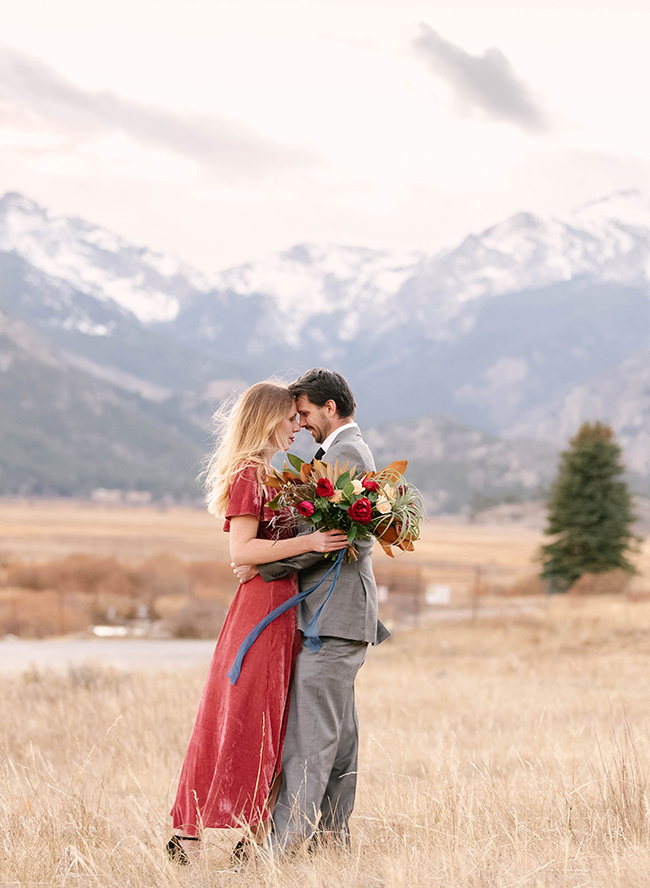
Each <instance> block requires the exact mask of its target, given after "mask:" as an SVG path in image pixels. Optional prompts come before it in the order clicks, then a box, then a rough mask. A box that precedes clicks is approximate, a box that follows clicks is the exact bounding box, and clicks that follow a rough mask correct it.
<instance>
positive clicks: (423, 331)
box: [0, 191, 650, 509]
mask: <svg viewBox="0 0 650 888" xmlns="http://www.w3.org/2000/svg"><path fill="white" fill-rule="evenodd" d="M649 282H650V194H648V193H645V192H640V191H627V192H619V193H617V194H614V195H610V196H608V197H605V198H603V199H601V200H598V201H595V202H593V203H591V204H588V205H585V206H582V207H579V208H578V209H576V210H575V211H574V212H573V213H571V214H570V215H568V216H567V217H566V218H564V219H557V218H542V217H539V216H536V215H533V214H530V213H519V214H517V215H515V216H513V217H511V218H510V219H507V220H505V221H504V222H501V223H500V224H498V225H496V226H494V227H491V228H489V229H487V230H486V231H484V232H481V233H480V234H477V235H469V236H468V237H467V238H465V239H464V240H463V241H462V243H460V244H457V245H455V246H454V247H452V248H450V249H446V250H442V251H439V252H437V253H433V254H426V253H423V252H411V253H396V252H391V251H387V250H371V249H367V248H361V247H350V246H335V245H315V244H303V245H299V246H295V247H293V248H291V249H289V250H286V251H284V252H280V253H277V254H275V255H273V256H271V257H269V258H267V259H264V260H260V261H253V262H250V263H247V264H245V265H241V266H238V267H235V268H231V269H227V270H225V271H223V272H220V273H216V274H207V273H205V272H199V271H197V270H195V269H192V268H190V267H189V266H187V265H185V264H183V263H182V262H180V261H178V260H176V259H174V258H172V257H169V256H164V255H161V254H158V253H155V252H154V251H152V250H150V249H147V248H143V247H136V246H134V245H132V244H130V243H129V242H127V241H126V240H124V239H122V238H120V237H118V236H116V235H114V234H112V233H110V232H107V231H106V230H104V229H102V228H100V227H98V226H94V225H91V224H90V223H88V222H86V221H84V220H81V219H75V218H67V217H62V216H57V215H54V214H51V213H50V212H48V211H47V210H46V209H44V208H42V207H40V206H38V205H37V204H36V203H34V202H33V201H31V200H29V199H28V198H26V197H23V196H21V195H18V194H7V195H6V196H5V197H4V198H3V199H2V200H0V312H2V315H0V387H1V389H0V390H1V391H2V417H1V420H2V428H1V429H0V492H10V493H15V492H20V491H23V492H36V493H56V492H58V493H73V492H75V493H86V492H88V491H89V490H90V489H92V487H95V486H116V487H133V488H135V489H150V490H152V492H154V493H155V494H156V495H161V494H162V493H163V492H168V493H172V494H173V495H175V496H182V495H186V496H192V495H196V490H197V488H196V483H195V481H194V480H193V479H194V478H195V476H196V473H197V471H198V469H197V467H198V466H199V465H200V462H201V457H202V454H203V453H204V452H205V449H206V447H207V446H208V441H209V417H210V413H211V411H212V409H213V408H214V406H215V404H216V403H218V402H219V401H220V400H222V399H223V398H224V397H226V396H227V395H228V394H229V393H230V392H231V391H233V390H235V391H237V390H240V389H241V388H242V387H243V386H245V385H246V384H248V383H250V382H252V381H254V380H256V379H260V378H264V377H266V376H269V375H272V374H276V375H285V376H290V377H291V376H295V375H296V374H298V373H299V372H301V371H303V370H304V369H306V368H307V367H309V366H313V365H318V364H320V365H324V366H333V367H336V368H337V369H340V370H341V371H342V372H343V373H345V375H346V376H347V377H348V378H349V379H350V382H351V383H352V386H353V389H354V391H355V395H356V397H357V400H358V402H359V413H358V418H359V421H360V423H361V424H362V425H363V427H364V429H366V430H367V432H368V438H369V439H370V440H372V441H373V442H374V446H375V449H376V450H377V452H378V454H380V455H381V456H382V457H385V458H386V459H388V458H393V457H395V456H406V457H410V458H411V459H413V460H414V461H415V462H414V464H413V466H412V470H413V471H414V472H415V473H416V474H417V475H418V481H419V483H420V484H421V485H422V486H423V488H424V489H425V490H427V491H429V496H430V502H431V503H432V505H433V506H434V507H435V508H439V509H455V508H458V507H460V506H462V505H463V504H466V503H467V502H469V501H470V500H471V499H472V498H473V497H474V498H475V497H476V496H477V495H489V496H493V497H498V496H499V495H503V496H506V495H507V496H525V495H531V494H532V492H533V491H536V490H539V489H540V488H543V487H544V486H545V485H547V484H548V481H549V479H550V477H552V473H553V470H554V465H555V459H556V454H557V451H558V449H559V448H561V447H562V446H564V445H565V444H566V440H567V438H568V437H569V436H570V435H571V434H573V433H574V432H575V430H576V429H577V427H578V425H579V423H580V422H581V421H584V420H585V419H603V420H605V421H610V422H612V423H613V425H614V427H615V429H616V431H617V432H618V434H619V436H620V440H621V442H622V443H623V445H624V448H625V456H626V461H627V464H628V466H629V467H630V469H632V470H633V471H634V472H636V473H637V474H638V475H639V476H647V475H648V474H650V446H649V444H650V356H649V351H648V345H649V342H650V301H649V298H648V296H649ZM27 380H29V384H28V383H27ZM64 391H65V392H67V395H66V397H65V398H64V397H63V396H61V397H59V396H58V395H57V393H61V392H64ZM98 417H103V419H100V418H98ZM30 442H32V443H30ZM154 442H157V444H155V443H154ZM445 442H447V443H446V444H445ZM453 442H455V443H453ZM461 442H462V446H461ZM32 444H33V446H32ZM37 445H38V446H37ZM441 448H442V449H441ZM416 463H417V465H416ZM64 464H65V467H66V468H64ZM63 476H65V479H66V480H65V483H64V482H63V480H62V478H63Z"/></svg>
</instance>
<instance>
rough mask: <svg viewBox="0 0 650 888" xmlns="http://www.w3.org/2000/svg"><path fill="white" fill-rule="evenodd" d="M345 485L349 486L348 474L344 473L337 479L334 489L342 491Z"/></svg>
mask: <svg viewBox="0 0 650 888" xmlns="http://www.w3.org/2000/svg"><path fill="white" fill-rule="evenodd" d="M347 484H350V473H349V472H347V471H346V472H343V474H342V475H339V477H338V478H337V481H336V487H338V489H339V490H344V489H345V487H346V485H347Z"/></svg>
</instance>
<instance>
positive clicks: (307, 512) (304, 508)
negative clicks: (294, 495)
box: [296, 500, 315, 518]
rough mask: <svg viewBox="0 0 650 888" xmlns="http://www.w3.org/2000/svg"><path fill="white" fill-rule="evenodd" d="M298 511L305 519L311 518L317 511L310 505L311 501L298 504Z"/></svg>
mask: <svg viewBox="0 0 650 888" xmlns="http://www.w3.org/2000/svg"><path fill="white" fill-rule="evenodd" d="M296 510H297V511H298V512H299V513H300V514H301V515H304V516H305V518H311V516H312V515H313V514H314V511H315V510H314V504H313V503H310V502H309V500H303V501H302V502H301V503H298V505H297V506H296Z"/></svg>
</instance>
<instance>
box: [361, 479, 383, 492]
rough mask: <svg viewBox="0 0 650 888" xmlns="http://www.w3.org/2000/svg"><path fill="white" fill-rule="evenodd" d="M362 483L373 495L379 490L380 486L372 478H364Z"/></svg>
mask: <svg viewBox="0 0 650 888" xmlns="http://www.w3.org/2000/svg"><path fill="white" fill-rule="evenodd" d="M361 483H362V484H363V486H364V487H365V488H366V490H369V491H370V492H371V493H376V491H378V490H379V484H377V482H376V481H373V480H372V478H362V479H361Z"/></svg>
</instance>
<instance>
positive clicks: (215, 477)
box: [205, 382, 294, 517]
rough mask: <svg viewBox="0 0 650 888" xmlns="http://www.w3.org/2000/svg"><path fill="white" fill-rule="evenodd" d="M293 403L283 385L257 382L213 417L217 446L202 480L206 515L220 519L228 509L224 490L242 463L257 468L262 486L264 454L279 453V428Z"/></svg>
mask: <svg viewBox="0 0 650 888" xmlns="http://www.w3.org/2000/svg"><path fill="white" fill-rule="evenodd" d="M293 403H294V399H293V397H292V396H291V395H290V394H289V390H288V388H287V387H286V386H285V385H282V384H281V383H277V382H258V383H256V384H255V385H252V386H251V387H250V388H249V389H247V390H246V391H245V392H244V394H243V395H241V397H239V398H237V399H236V400H234V402H233V401H232V400H231V401H228V402H226V403H225V404H224V405H223V406H222V407H220V408H219V409H218V410H217V412H216V413H215V414H214V418H213V419H214V423H215V426H216V428H217V446H216V448H215V451H214V453H213V454H212V456H211V457H210V461H209V462H208V466H207V473H206V479H205V490H206V500H207V503H208V512H211V513H212V514H213V515H216V516H217V517H224V516H225V515H226V513H227V509H228V488H229V487H230V482H231V481H232V478H233V475H234V474H235V472H236V471H237V469H238V468H239V467H240V466H241V465H242V463H245V464H247V465H254V466H257V477H258V479H259V481H260V484H261V483H262V481H263V479H264V472H265V467H266V458H265V456H264V450H265V449H266V448H267V447H268V446H269V445H271V446H273V447H275V448H276V449H277V450H279V449H280V448H281V447H282V446H283V444H282V442H281V441H280V440H279V439H278V430H279V427H280V425H281V424H282V423H283V422H284V420H285V419H287V416H288V415H289V410H290V409H291V406H292V404H293Z"/></svg>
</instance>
